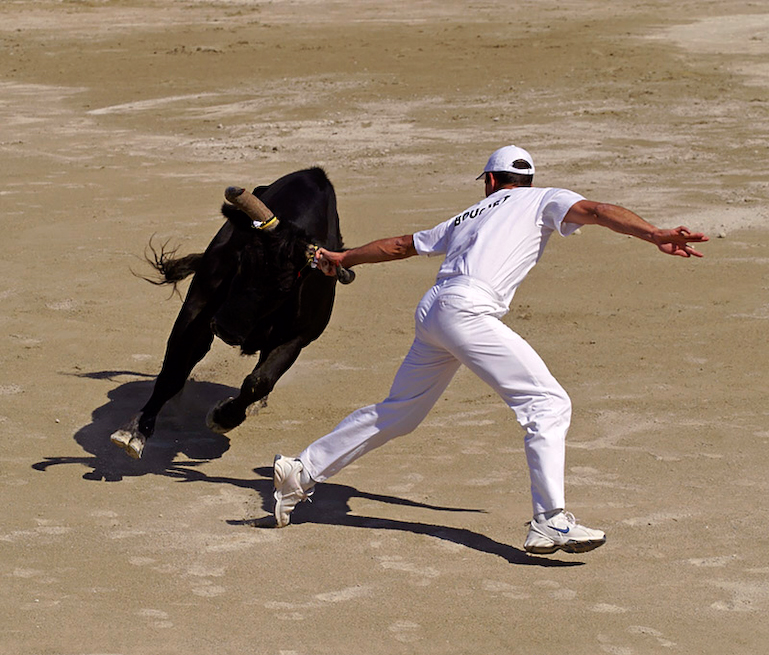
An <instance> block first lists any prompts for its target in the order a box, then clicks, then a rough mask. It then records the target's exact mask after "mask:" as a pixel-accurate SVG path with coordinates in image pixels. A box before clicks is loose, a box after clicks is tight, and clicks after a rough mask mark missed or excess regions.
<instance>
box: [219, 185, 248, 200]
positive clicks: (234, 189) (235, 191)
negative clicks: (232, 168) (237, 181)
mask: <svg viewBox="0 0 769 655" xmlns="http://www.w3.org/2000/svg"><path fill="white" fill-rule="evenodd" d="M244 191H245V189H243V188H241V187H239V186H228V187H227V188H226V189H225V191H224V197H225V198H227V200H233V199H235V198H237V197H238V196H239V195H240V194H241V193H243V192H244Z"/></svg>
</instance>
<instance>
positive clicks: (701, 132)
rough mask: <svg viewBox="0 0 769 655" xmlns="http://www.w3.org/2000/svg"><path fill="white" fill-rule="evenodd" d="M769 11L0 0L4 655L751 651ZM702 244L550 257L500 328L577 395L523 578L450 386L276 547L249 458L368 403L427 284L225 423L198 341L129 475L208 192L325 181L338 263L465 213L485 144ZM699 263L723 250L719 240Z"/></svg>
mask: <svg viewBox="0 0 769 655" xmlns="http://www.w3.org/2000/svg"><path fill="white" fill-rule="evenodd" d="M768 28H769V14H767V13H766V8H765V7H763V6H762V5H761V3H757V2H747V1H742V0H737V1H736V2H730V3H726V4H725V3H722V2H715V1H711V0H698V1H695V0H683V1H682V2H680V3H675V4H670V3H666V2H658V1H650V2H644V3H637V2H630V1H629V0H618V1H617V2H613V3H606V2H599V1H597V0H586V1H577V0H566V1H559V2H554V1H552V0H543V1H541V2H533V1H524V2H519V3H509V2H500V1H498V0H481V1H478V2H472V3H460V2H453V1H451V2H437V1H434V0H420V1H416V2H400V1H396V2H391V3H375V2H370V1H369V0H358V1H356V2H352V1H351V0H339V1H336V2H334V1H329V2H321V1H312V0H293V1H291V0H287V1H285V2H283V1H281V2H267V1H264V2H259V1H249V0H240V1H237V0H230V1H228V0H223V1H219V2H214V1H196V0H180V1H178V2H177V1H174V2H172V1H171V0H156V1H150V0H145V1H141V0H115V1H109V2H107V1H99V0H91V1H75V0H70V1H66V0H61V1H56V0H39V1H32V0H27V1H21V0H20V1H12V0H11V1H6V2H3V3H2V5H0V170H2V175H1V176H0V210H1V211H0V220H2V231H3V235H2V244H3V245H2V259H1V260H0V504H1V505H2V508H3V509H2V514H1V516H2V521H1V522H0V617H2V618H0V653H2V654H3V655H6V654H8V655H17V654H19V655H22V654H24V655H38V654H51V655H95V654H96V653H101V654H105V653H109V654H121V655H142V654H147V655H165V654H176V653H190V652H195V653H216V654H222V653H233V654H236V653H237V654H242V653H260V654H261V653H265V654H271V655H278V654H282V655H324V654H328V655H340V654H344V655H378V654H383V655H384V654H387V655H391V654H394V653H395V654H397V653H419V654H421V655H426V654H436V655H438V654H445V653H468V654H470V653H472V654H475V653H521V654H523V653H526V654H528V653H534V652H569V653H574V654H575V655H582V654H585V655H588V654H590V655H594V654H595V653H608V654H610V655H635V654H640V655H643V654H646V653H682V654H690V653H698V654H721V653H732V654H745V655H748V654H749V655H754V654H755V653H762V652H765V651H766V649H767V647H768V645H769V628H768V627H767V626H768V625H769V623H768V622H767V621H766V616H767V611H769V564H768V560H767V554H766V553H767V549H766V537H765V534H764V527H765V526H766V524H767V519H768V518H769V516H768V512H767V491H768V490H769V486H768V484H767V481H766V470H767V465H768V464H769V455H767V445H768V444H769V409H768V407H767V397H768V396H769V384H768V383H767V380H768V376H767V370H768V368H769V352H768V350H767V338H766V335H767V326H768V325H769V323H768V322H767V321H769V282H768V280H769V278H768V277H767V270H768V266H769V212H768V211H767V200H768V199H769V177H768V176H767V172H766V171H767V169H766V162H767V161H769V147H768V146H767V143H768V140H767V136H768V134H767V132H768V129H767V127H768V126H769V121H768V111H769V92H768V90H767V89H768V87H769V67H768V66H767V61H769V59H767V55H768V54H769V37H767V33H769V30H768ZM510 142H514V143H516V144H518V145H521V146H524V147H526V148H527V149H529V150H530V151H531V152H532V153H534V156H535V159H536V162H537V169H538V174H537V183H538V184H540V185H543V186H565V187H568V188H572V189H574V190H576V191H578V192H580V193H582V194H584V195H585V196H587V197H589V198H592V199H596V200H605V201H607V202H613V203H617V204H621V205H625V206H628V207H630V208H632V209H634V210H636V211H638V212H639V213H640V214H642V215H643V216H644V217H646V218H647V219H649V220H650V221H652V222H653V223H656V224H660V225H664V226H669V227H672V226H675V225H678V224H682V223H683V224H686V225H688V226H689V227H690V228H692V229H694V230H704V231H707V232H709V233H710V234H711V236H712V237H713V239H712V240H711V241H710V243H708V244H707V245H706V246H704V248H703V249H704V251H705V252H706V255H707V256H706V258H705V259H703V260H697V261H694V260H683V259H680V260H679V259H677V258H676V259H674V258H665V257H663V256H661V255H660V254H658V253H657V252H656V250H655V249H654V248H652V247H651V246H648V245H647V244H643V243H640V242H638V241H635V240H632V239H629V238H626V237H620V236H617V235H614V234H611V233H604V231H602V230H600V229H598V228H592V229H590V228H587V229H583V230H582V231H581V234H580V235H578V236H574V237H570V238H569V239H553V240H552V242H551V244H550V246H549V247H548V252H547V253H546V254H545V257H544V258H543V261H542V262H541V263H540V265H539V266H538V267H537V269H536V270H535V271H534V272H533V273H532V274H531V276H530V278H529V279H528V280H527V281H526V282H525V283H524V285H523V286H522V288H521V290H520V291H519V294H518V295H517V296H516V299H515V301H514V303H513V306H512V308H511V311H510V313H509V315H508V316H507V317H506V318H505V320H506V321H507V322H508V323H509V324H510V325H511V326H512V327H513V328H514V329H515V330H517V331H518V332H519V333H520V334H522V335H523V336H524V337H525V338H527V339H528V340H529V341H530V342H531V343H532V344H533V345H534V347H535V348H536V349H537V350H538V351H539V352H540V353H541V354H542V356H543V357H544V359H545V361H546V362H548V364H549V366H550V368H551V369H552V370H553V372H554V373H555V375H556V376H557V377H558V378H559V380H561V382H562V383H563V385H564V386H565V387H566V389H567V390H568V391H569V393H570V395H571V396H572V399H573V401H574V408H575V411H574V420H573V425H572V429H571V432H570V437H569V449H568V462H567V468H568V470H567V493H568V499H569V506H570V509H571V511H573V512H574V513H575V514H576V515H577V516H578V517H579V518H581V519H582V520H584V522H585V523H587V524H588V525H593V526H596V527H600V528H603V529H605V530H606V531H607V534H608V537H609V541H608V543H607V545H606V546H604V547H603V548H601V549H599V550H597V551H595V552H593V553H590V554H586V555H582V556H567V555H563V556H551V557H528V556H527V555H525V554H524V553H523V550H522V543H523V538H524V536H525V526H524V523H525V521H526V520H527V519H528V518H529V513H530V507H529V497H528V481H527V471H526V467H525V463H524V461H523V450H522V443H521V429H520V427H519V426H518V425H517V423H516V422H515V420H514V417H513V416H512V415H511V414H510V412H509V411H508V410H507V409H506V408H505V407H504V406H503V405H502V404H501V402H500V401H499V400H498V399H497V398H496V397H494V396H493V394H492V393H491V392H490V391H489V389H487V388H486V387H485V386H484V385H483V384H482V383H480V382H479V381H478V380H476V379H475V378H474V377H473V376H472V375H470V374H468V373H467V372H466V371H461V372H460V374H459V375H458V376H457V377H456V379H455V380H454V382H453V383H452V385H451V386H450V387H449V389H448V391H447V392H446V394H445V396H444V398H443V399H442V400H441V401H440V402H439V403H438V405H437V406H436V407H435V409H434V410H433V412H432V413H431V414H430V416H429V417H428V419H427V420H426V421H425V423H424V424H423V425H422V426H420V427H419V428H418V429H417V430H416V431H415V432H414V433H413V434H412V435H410V436H408V437H405V438H403V439H400V440H397V441H396V442H393V443H391V444H388V445H387V446H386V447H384V448H382V449H380V450H378V451H377V452H375V453H372V454H371V455H369V456H368V457H366V458H364V459H362V460H360V461H359V462H357V463H356V464H355V465H353V466H351V467H349V468H348V469H346V470H345V471H344V472H343V473H342V474H340V475H339V476H337V477H336V478H333V479H332V480H330V481H329V483H327V484H325V485H322V486H321V487H319V488H318V491H317V494H316V500H315V502H314V503H313V504H312V505H307V506H301V507H300V509H299V510H297V512H296V515H295V520H294V524H293V525H292V526H290V528H288V529H286V530H274V529H267V528H259V527H254V526H255V525H260V521H259V519H261V518H263V517H264V516H265V515H267V514H268V513H269V510H270V508H271V503H270V494H271V479H270V465H271V462H272V457H273V455H274V454H275V453H276V452H282V453H285V454H295V453H297V452H299V451H300V450H301V449H302V448H303V447H304V446H305V445H306V444H307V443H308V442H309V441H310V440H312V439H314V438H316V437H318V436H320V435H322V434H323V433H324V432H325V431H327V430H328V429H330V428H332V427H333V426H334V425H335V424H336V423H337V422H338V421H339V420H340V419H341V418H343V417H344V416H345V415H346V414H347V413H348V412H349V411H351V410H353V409H355V408H356V407H358V406H360V405H363V404H367V403H370V402H374V401H377V400H380V399H382V398H383V397H384V396H385V395H386V393H387V390H388V388H389V385H390V382H391V379H392V375H393V373H394V371H395V369H396V368H397V366H398V364H399V362H400V360H401V358H402V357H403V355H404V354H405V352H406V350H407V348H408V346H409V344H410V341H411V334H412V312H413V308H414V306H415V304H416V302H417V301H418V299H419V298H420V297H421V295H422V293H423V292H424V291H425V290H426V289H427V288H428V287H429V285H430V283H431V281H432V278H433V276H434V274H435V270H436V267H437V262H436V261H434V260H426V259H425V260H422V259H412V260H409V261H408V262H400V263H397V264H390V265H386V266H385V265H376V266H370V267H367V268H362V269H359V272H358V279H357V280H356V282H355V283H354V284H352V285H350V286H349V287H344V288H340V289H339V290H338V295H337V304H336V307H335V311H334V316H333V318H332V321H331V324H330V326H329V328H328V330H327V331H326V333H325V334H324V335H323V336H322V337H321V339H320V340H319V341H317V342H316V343H314V344H312V346H311V347H309V348H307V349H306V350H305V351H304V353H303V354H302V356H301V357H300V359H299V361H298V362H297V363H296V365H295V366H294V368H293V369H292V370H291V371H290V372H289V374H288V375H286V376H285V377H284V378H283V379H282V380H281V381H280V383H279V384H278V387H277V388H276V389H275V391H274V392H273V394H272V395H271V397H270V403H269V405H268V407H267V408H266V409H264V410H262V411H261V412H260V414H259V415H258V416H253V417H251V418H249V419H248V421H247V422H246V423H245V424H244V425H243V426H241V427H240V428H238V429H236V430H234V431H233V432H231V433H230V434H228V435H227V436H219V435H216V434H213V433H211V432H210V431H208V430H207V428H206V427H205V422H204V417H205V414H206V411H207V409H208V407H209V406H210V405H212V404H213V403H215V402H217V401H218V400H220V399H221V398H223V397H226V396H228V395H230V394H231V393H232V392H233V390H235V389H236V388H237V387H238V386H239V385H240V382H241V380H242V378H243V376H244V375H245V374H246V373H248V372H249V371H250V370H251V368H252V366H253V365H254V363H255V362H254V361H253V360H251V359H246V358H242V357H240V356H239V355H238V354H237V353H236V352H235V351H233V350H231V349H229V348H227V347H226V346H224V345H223V344H221V343H216V344H215V345H214V348H213V349H212V351H211V353H210V354H209V355H208V356H207V358H206V359H205V360H204V361H203V362H202V363H201V364H200V365H199V366H198V367H197V368H196V370H195V371H194V373H193V377H192V379H191V380H190V382H189V383H188V385H187V387H186V389H185V392H184V393H183V394H182V395H181V396H180V397H179V398H178V399H176V400H175V401H173V402H172V403H170V404H169V405H168V406H167V407H166V409H165V411H164V413H163V414H162V415H161V419H160V420H159V424H158V429H157V433H156V436H155V437H154V438H153V440H152V442H151V444H150V445H149V446H148V448H147V452H146V455H145V459H143V460H142V461H141V462H139V463H135V462H132V461H129V460H128V459H127V458H126V457H125V456H124V455H123V454H122V453H120V452H118V451H116V450H115V449H114V448H113V447H111V446H110V445H109V442H108V435H109V434H110V433H111V432H112V431H113V430H114V429H116V428H117V427H118V426H119V425H121V424H123V423H124V422H125V421H126V420H127V419H128V418H129V417H130V416H131V415H132V414H133V413H135V412H136V411H137V410H138V408H139V407H140V406H141V405H142V404H143V403H144V401H145V400H146V398H147V397H148V395H149V392H150V390H151V387H152V383H153V379H154V376H155V375H156V374H157V372H158V370H159V368H160V365H161V362H162V358H163V352H164V346H165V340H166V338H167V336H168V332H169V330H170V327H171V324H172V322H173V320H174V318H175V316H176V313H177V312H178V309H179V300H178V298H176V297H169V293H168V291H167V290H163V289H157V288H154V287H151V286H150V285H148V284H146V283H144V282H142V281H141V280H139V279H137V278H136V277H134V276H133V275H132V274H131V270H132V269H133V270H139V271H141V270H143V269H142V266H143V265H142V262H141V257H142V253H143V251H144V248H145V246H146V244H147V242H148V240H149V238H150V236H152V235H153V234H155V235H156V238H158V239H162V240H165V239H171V240H172V242H173V243H174V244H176V245H178V246H179V248H180V250H181V251H183V252H195V251H199V250H201V249H202V248H204V247H205V245H206V244H207V243H208V241H209V240H210V238H211V236H212V235H213V234H214V233H215V232H216V230H217V229H218V227H219V225H220V224H221V217H220V216H219V214H218V207H219V204H220V202H221V200H222V194H223V191H224V188H225V187H226V186H228V185H231V184H238V185H241V186H251V185H256V184H261V183H267V182H270V181H272V180H274V179H275V178H277V177H279V176H280V175H282V174H284V173H286V172H289V171H291V170H295V169H298V168H303V167H306V166H310V165H321V166H323V167H324V168H325V169H326V171H327V173H328V175H329V177H330V178H331V180H332V181H333V182H334V184H335V187H336V190H337V194H338V197H339V208H340V215H341V221H342V230H343V233H344V236H345V241H346V243H347V244H348V245H350V246H352V245H357V244H360V243H362V242H364V241H369V240H371V239H374V238H378V237H384V236H391V235H393V234H398V233H408V232H413V231H415V230H418V229H422V228H425V227H430V226H432V225H434V224H435V223H437V222H438V221H440V220H443V219H445V218H447V217H449V216H451V215H452V214H453V213H456V212H458V211H459V210H461V209H463V208H464V207H466V206H468V205H470V204H472V203H473V202H475V201H476V199H477V198H478V197H479V196H480V194H481V192H482V189H481V188H480V186H479V183H477V182H475V181H474V178H475V175H477V173H478V171H479V170H480V168H482V166H483V163H484V162H485V159H486V157H487V156H488V154H489V152H490V151H491V150H493V149H494V148H496V147H497V146H499V145H502V144H505V143H510ZM719 237H720V238H719Z"/></svg>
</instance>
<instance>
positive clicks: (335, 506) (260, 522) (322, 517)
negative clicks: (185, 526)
mask: <svg viewBox="0 0 769 655" xmlns="http://www.w3.org/2000/svg"><path fill="white" fill-rule="evenodd" d="M254 472H255V473H256V474H258V475H260V476H262V477H263V478H266V479H262V480H257V481H256V482H255V483H254V484H253V485H251V486H252V487H253V488H254V489H255V490H256V491H257V492H258V493H259V494H260V496H261V497H262V509H263V510H264V511H265V512H268V515H267V516H263V517H259V518H254V519H244V520H240V521H228V523H229V524H230V525H250V526H252V527H254V528H274V529H276V528H275V518H274V517H273V516H272V509H273V504H274V500H273V496H272V493H273V486H272V468H270V467H260V468H257V469H254ZM351 498H364V499H366V500H372V501H375V502H381V503H387V504H389V505H401V506H406V507H412V508H423V509H426V510H431V511H434V512H441V513H484V512H485V510H480V509H467V508H458V507H441V506H437V505H429V504H427V503H420V502H416V501H411V500H407V499H405V498H397V497H394V496H385V495H381V494H370V493H367V492H364V491H358V490H357V489H355V488H354V487H349V486H346V485H340V484H333V483H329V482H324V483H323V484H319V485H317V486H316V489H315V493H314V494H313V496H312V503H307V502H305V503H300V504H299V505H297V507H296V509H295V510H294V511H293V513H292V514H291V524H292V525H294V526H297V525H302V524H303V523H315V524H319V525H336V526H339V525H343V526H348V527H352V528H365V529H369V530H398V531H401V532H411V533H414V534H423V535H427V536H429V537H433V538H436V539H443V540H445V541H450V542H451V543H454V544H459V545H461V546H465V547H466V548H471V549H472V550H476V551H478V552H481V553H487V554H490V555H496V556H498V557H501V558H502V559H504V560H506V561H507V562H509V563H510V564H520V565H526V566H532V565H533V566H545V567H563V566H582V565H583V564H584V562H580V561H573V560H572V561H568V562H564V561H563V560H558V559H550V558H547V557H539V556H537V555H529V554H528V553H526V552H525V551H523V550H521V549H519V548H514V547H513V546H510V545H508V544H504V543H501V542H499V541H495V540H494V539H492V538H491V537H487V536H486V535H483V534H479V533H477V532H473V531H472V530H468V529H467V528H457V527H452V526H447V525H436V524H433V523H422V522H417V521H403V520H400V519H387V518H379V517H373V516H357V515H355V514H352V513H351V511H352V510H351V508H350V499H351Z"/></svg>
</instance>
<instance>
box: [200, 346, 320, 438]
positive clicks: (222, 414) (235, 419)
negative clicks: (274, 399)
mask: <svg viewBox="0 0 769 655" xmlns="http://www.w3.org/2000/svg"><path fill="white" fill-rule="evenodd" d="M306 345H307V341H306V339H304V338H296V339H293V340H291V341H288V342H286V343H283V344H281V345H279V346H278V347H277V348H275V349H273V350H271V351H269V352H267V353H264V352H263V353H262V354H261V355H260V357H259V363H258V364H257V365H256V367H255V368H254V370H253V371H252V372H251V373H250V374H249V375H247V376H246V379H245V380H243V384H242V385H241V387H240V393H239V394H238V395H237V396H235V397H234V398H228V399H227V400H225V401H223V402H221V403H219V404H218V405H216V406H215V407H213V408H212V409H211V411H210V412H209V413H208V419H207V423H208V427H209V428H211V429H212V430H213V431H214V432H219V433H220V434H224V433H225V432H229V431H230V430H232V429H233V428H236V427H238V426H239V425H240V424H241V423H242V422H243V421H245V420H246V412H247V411H248V408H249V406H250V405H253V404H254V403H258V402H265V401H266V399H267V396H268V394H269V393H270V392H271V391H272V390H273V388H274V387H275V383H276V382H277V381H278V380H279V379H280V377H281V376H282V375H283V374H284V373H285V372H286V371H287V370H288V369H289V368H291V366H292V365H293V363H294V362H295V361H296V359H297V357H299V353H301V352H302V348H304V347H305V346H306Z"/></svg>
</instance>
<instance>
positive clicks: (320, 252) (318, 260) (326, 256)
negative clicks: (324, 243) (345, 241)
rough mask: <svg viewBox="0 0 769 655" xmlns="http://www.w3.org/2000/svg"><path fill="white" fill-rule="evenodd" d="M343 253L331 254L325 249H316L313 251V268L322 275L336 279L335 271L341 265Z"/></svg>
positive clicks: (331, 252)
mask: <svg viewBox="0 0 769 655" xmlns="http://www.w3.org/2000/svg"><path fill="white" fill-rule="evenodd" d="M343 255H344V253H341V252H333V251H331V250H326V249H325V248H318V249H317V250H316V251H315V257H314V262H315V266H316V267H317V268H318V270H320V272H321V273H323V274H324V275H328V276H329V277H336V272H337V269H338V268H339V267H340V266H341V265H342V263H341V262H342V256H343Z"/></svg>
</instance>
